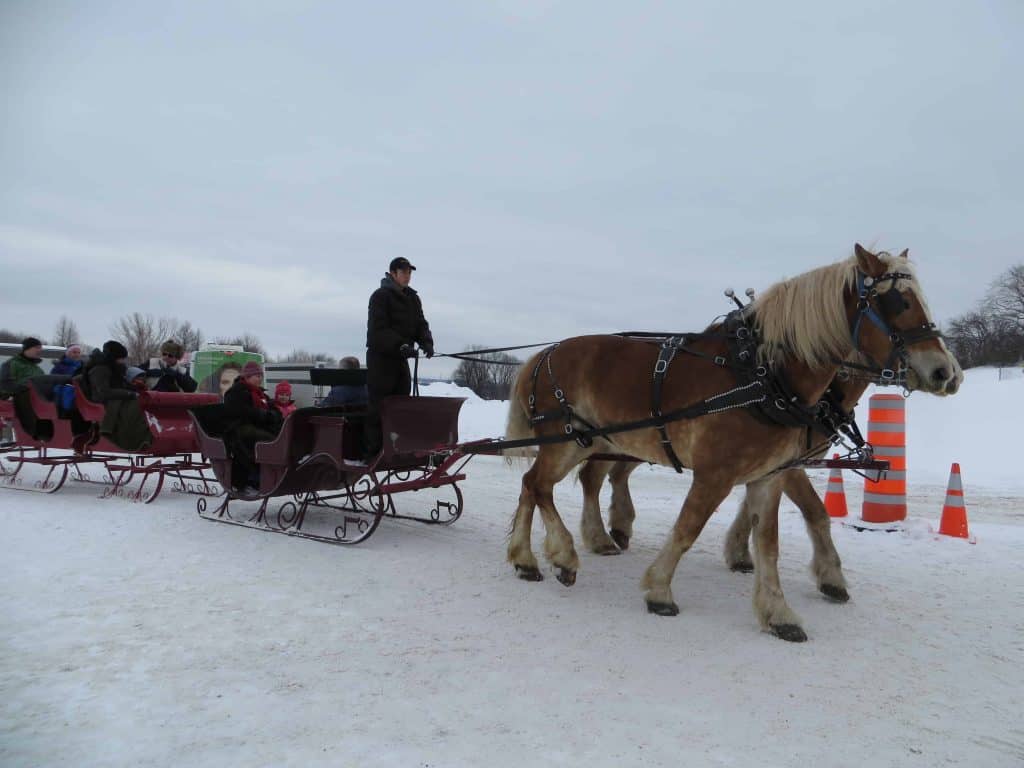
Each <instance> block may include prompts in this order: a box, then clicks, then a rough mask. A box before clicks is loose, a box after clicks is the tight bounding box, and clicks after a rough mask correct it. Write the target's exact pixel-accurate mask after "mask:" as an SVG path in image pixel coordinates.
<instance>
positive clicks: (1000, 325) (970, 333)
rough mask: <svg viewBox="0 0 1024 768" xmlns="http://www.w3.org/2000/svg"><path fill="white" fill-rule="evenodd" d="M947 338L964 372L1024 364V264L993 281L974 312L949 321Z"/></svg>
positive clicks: (946, 330)
mask: <svg viewBox="0 0 1024 768" xmlns="http://www.w3.org/2000/svg"><path fill="white" fill-rule="evenodd" d="M945 335H946V343H947V344H948V345H949V348H950V350H951V351H952V352H953V354H954V355H956V358H957V360H959V361H960V365H962V366H963V367H964V368H974V367H975V366H979V365H1016V364H1019V363H1021V362H1024V264H1017V265H1015V266H1012V267H1010V268H1009V269H1007V270H1006V271H1005V272H1003V273H1002V274H1001V275H999V277H997V278H996V279H995V280H994V281H992V284H991V285H990V286H989V288H988V291H987V292H986V293H985V296H984V297H983V298H982V299H981V300H980V301H979V302H978V303H977V305H976V306H975V307H974V309H972V310H971V311H970V312H966V313H965V314H963V315H959V316H958V317H954V318H953V319H952V320H950V321H949V323H948V324H947V326H946V328H945Z"/></svg>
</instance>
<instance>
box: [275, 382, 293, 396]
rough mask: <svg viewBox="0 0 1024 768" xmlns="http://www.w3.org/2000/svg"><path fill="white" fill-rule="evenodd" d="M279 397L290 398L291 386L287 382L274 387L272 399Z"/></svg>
mask: <svg viewBox="0 0 1024 768" xmlns="http://www.w3.org/2000/svg"><path fill="white" fill-rule="evenodd" d="M281 395H288V397H291V396H292V385H291V384H289V383H288V382H287V381H282V382H281V383H280V384H278V385H277V386H276V387H274V397H280V396H281Z"/></svg>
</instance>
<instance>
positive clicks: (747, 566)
mask: <svg viewBox="0 0 1024 768" xmlns="http://www.w3.org/2000/svg"><path fill="white" fill-rule="evenodd" d="M729 570H730V571H733V572H734V573H753V572H754V564H753V563H751V562H748V561H746V560H740V561H739V562H738V563H730V564H729Z"/></svg>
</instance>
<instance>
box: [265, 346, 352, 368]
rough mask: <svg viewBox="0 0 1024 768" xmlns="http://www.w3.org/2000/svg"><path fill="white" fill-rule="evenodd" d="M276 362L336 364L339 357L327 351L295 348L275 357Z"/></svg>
mask: <svg viewBox="0 0 1024 768" xmlns="http://www.w3.org/2000/svg"><path fill="white" fill-rule="evenodd" d="M274 362H275V363H310V364H313V363H329V364H330V365H336V364H337V362H338V361H337V359H336V358H334V357H332V356H331V355H328V354H327V353H326V352H309V351H307V350H305V349H293V350H292V351H291V352H289V353H288V354H287V355H283V356H282V357H275V358H274Z"/></svg>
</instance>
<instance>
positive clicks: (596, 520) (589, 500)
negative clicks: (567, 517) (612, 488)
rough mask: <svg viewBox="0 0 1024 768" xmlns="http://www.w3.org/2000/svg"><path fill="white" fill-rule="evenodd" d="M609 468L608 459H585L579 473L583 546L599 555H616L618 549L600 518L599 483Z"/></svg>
mask: <svg viewBox="0 0 1024 768" xmlns="http://www.w3.org/2000/svg"><path fill="white" fill-rule="evenodd" d="M611 468H612V462H610V461H587V462H584V464H583V467H582V468H581V469H580V474H579V478H580V485H581V486H582V487H583V515H582V516H581V517H580V535H581V536H582V538H583V546H585V547H586V548H587V549H589V550H590V551H591V552H595V553H597V554H599V555H617V554H619V551H620V550H619V548H618V547H617V546H616V544H615V542H614V541H612V538H611V536H609V535H608V532H607V531H606V530H605V529H604V521H603V520H602V519H601V498H600V495H601V485H602V484H603V483H604V479H605V477H607V475H608V472H609V470H611Z"/></svg>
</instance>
